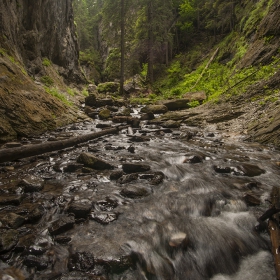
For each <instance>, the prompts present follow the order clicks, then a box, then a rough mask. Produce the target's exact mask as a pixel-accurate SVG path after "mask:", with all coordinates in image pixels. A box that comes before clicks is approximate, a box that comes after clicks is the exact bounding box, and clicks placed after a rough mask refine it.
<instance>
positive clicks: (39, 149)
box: [0, 126, 127, 163]
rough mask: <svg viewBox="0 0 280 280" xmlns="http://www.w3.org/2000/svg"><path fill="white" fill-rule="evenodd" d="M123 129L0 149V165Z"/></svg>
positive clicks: (115, 128) (117, 128)
mask: <svg viewBox="0 0 280 280" xmlns="http://www.w3.org/2000/svg"><path fill="white" fill-rule="evenodd" d="M125 128H127V126H119V127H114V128H110V129H105V130H102V131H98V132H93V133H90V134H86V135H80V136H77V137H72V138H69V139H66V140H60V141H53V142H46V143H41V144H35V145H26V146H22V147H17V148H7V149H2V150H0V163H3V162H7V161H13V160H17V159H22V158H26V157H32V156H37V155H41V154H44V153H49V152H53V151H58V150H63V149H66V148H69V147H73V146H75V145H78V144H81V143H85V142H87V141H89V140H93V139H96V138H99V137H101V136H104V135H108V134H116V133H118V132H119V131H120V130H122V129H125Z"/></svg>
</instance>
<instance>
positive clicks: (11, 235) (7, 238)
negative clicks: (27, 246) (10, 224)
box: [0, 229, 18, 254]
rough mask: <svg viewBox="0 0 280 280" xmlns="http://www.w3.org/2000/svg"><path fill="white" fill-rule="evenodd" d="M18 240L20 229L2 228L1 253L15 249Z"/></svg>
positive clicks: (0, 234)
mask: <svg viewBox="0 0 280 280" xmlns="http://www.w3.org/2000/svg"><path fill="white" fill-rule="evenodd" d="M17 242H18V231H16V230H14V229H8V230H6V229H0V253H1V254H2V253H5V252H8V251H10V250H11V249H13V248H14V247H15V246H16V244H17Z"/></svg>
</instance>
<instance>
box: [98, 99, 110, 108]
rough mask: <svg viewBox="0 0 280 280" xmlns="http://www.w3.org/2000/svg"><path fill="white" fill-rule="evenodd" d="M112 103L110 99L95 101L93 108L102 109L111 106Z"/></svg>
mask: <svg viewBox="0 0 280 280" xmlns="http://www.w3.org/2000/svg"><path fill="white" fill-rule="evenodd" d="M113 105H114V102H113V99H111V98H104V99H97V100H96V103H95V106H96V107H98V108H99V107H104V106H113Z"/></svg>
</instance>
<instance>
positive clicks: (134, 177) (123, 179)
mask: <svg viewBox="0 0 280 280" xmlns="http://www.w3.org/2000/svg"><path fill="white" fill-rule="evenodd" d="M137 179H138V174H137V173H132V174H128V175H123V176H122V177H121V178H119V179H118V180H117V183H119V184H126V183H130V182H132V181H135V180H137Z"/></svg>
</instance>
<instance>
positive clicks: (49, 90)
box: [45, 87, 73, 106]
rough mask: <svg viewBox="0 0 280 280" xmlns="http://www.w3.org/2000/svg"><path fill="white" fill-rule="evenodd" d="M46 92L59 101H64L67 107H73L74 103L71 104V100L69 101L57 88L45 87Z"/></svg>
mask: <svg viewBox="0 0 280 280" xmlns="http://www.w3.org/2000/svg"><path fill="white" fill-rule="evenodd" d="M45 91H46V92H47V93H48V94H50V95H52V96H54V97H56V98H57V99H59V100H60V101H62V102H63V103H64V104H65V105H67V106H72V105H73V104H72V102H70V101H69V100H67V98H66V97H65V96H64V95H63V94H62V93H60V92H59V91H58V90H57V89H56V88H49V87H45Z"/></svg>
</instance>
